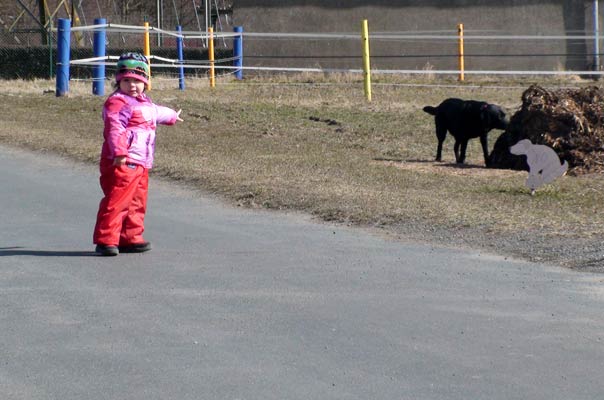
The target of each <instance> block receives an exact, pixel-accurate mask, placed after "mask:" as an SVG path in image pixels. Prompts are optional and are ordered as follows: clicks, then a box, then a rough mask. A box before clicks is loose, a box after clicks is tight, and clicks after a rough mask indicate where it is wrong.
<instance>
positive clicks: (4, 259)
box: [0, 147, 604, 400]
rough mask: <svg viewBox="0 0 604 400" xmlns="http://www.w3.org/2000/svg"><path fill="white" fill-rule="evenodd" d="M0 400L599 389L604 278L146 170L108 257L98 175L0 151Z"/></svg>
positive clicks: (582, 394) (466, 395) (579, 392)
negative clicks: (228, 194)
mask: <svg viewBox="0 0 604 400" xmlns="http://www.w3.org/2000/svg"><path fill="white" fill-rule="evenodd" d="M0 171H1V174H0V184H1V187H2V190H1V191H0V213H1V225H0V226H1V229H0V399H5V400H13V399H45V400H46V399H60V400H68V399H78V400H81V399H86V400H96V399H111V400H113V399H128V400H134V399H141V400H143V399H144V400H150V399H162V400H165V399H177V400H184V399H220V400H228V399H262V400H267V399H279V400H283V399H301V400H302V399H303V400H310V399H320V400H326V399H363V400H369V399H371V400H375V399H393V400H395V399H414V400H416V399H447V400H451V399H460V400H462V399H463V400H474V399H489V400H492V399H505V400H510V399H523V400H525V399H544V400H552V399H564V400H569V399H573V400H579V399H590V400H592V399H600V398H603V396H604V312H603V310H604V290H603V285H604V277H603V276H602V275H592V274H581V273H577V272H572V271H569V270H565V269H562V268H558V267H553V266H547V265H539V264H531V263H526V262H521V261H517V260H511V259H505V258H503V257H498V256H494V255H489V254H484V253H479V252H473V251H468V250H455V249H446V248H439V247H432V246H427V245H421V244H413V243H404V242H403V243H401V242H396V241H392V240H387V239H384V238H381V237H378V236H376V235H372V234H370V233H368V232H364V231H361V230H353V229H348V228H346V227H339V226H330V225H326V224H318V223H314V222H312V221H310V220H309V219H307V218H304V217H302V216H295V215H282V214H277V213H268V212H262V211H249V210H241V209H236V208H230V207H228V206H224V205H221V204H220V203H219V202H218V201H216V200H214V199H212V198H208V197H204V196H201V195H200V194H199V193H197V192H194V191H189V190H186V189H183V188H179V187H177V186H173V185H170V184H167V183H163V182H159V181H157V180H154V179H152V181H151V188H150V199H149V211H148V214H147V224H146V227H147V231H146V238H147V240H150V241H151V242H152V243H153V245H154V249H153V250H152V251H151V252H149V253H146V254H142V255H141V254H124V255H120V256H118V257H113V258H102V257H96V256H95V255H94V254H93V253H92V250H93V245H92V243H91V236H92V228H93V225H94V219H95V213H96V209H97V205H98V201H99V200H100V196H101V192H100V189H99V187H98V178H97V171H96V168H94V167H90V166H83V165H79V164H73V163H71V162H67V161H63V160H61V159H58V158H54V157H50V156H41V155H32V154H29V153H24V152H21V151H14V150H9V149H7V148H3V147H0Z"/></svg>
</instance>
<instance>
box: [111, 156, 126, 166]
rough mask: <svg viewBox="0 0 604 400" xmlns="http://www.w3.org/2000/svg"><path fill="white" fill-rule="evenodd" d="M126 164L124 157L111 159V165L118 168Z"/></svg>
mask: <svg viewBox="0 0 604 400" xmlns="http://www.w3.org/2000/svg"><path fill="white" fill-rule="evenodd" d="M124 164H126V156H117V157H115V158H114V159H113V165H114V166H116V167H119V166H120V165H124Z"/></svg>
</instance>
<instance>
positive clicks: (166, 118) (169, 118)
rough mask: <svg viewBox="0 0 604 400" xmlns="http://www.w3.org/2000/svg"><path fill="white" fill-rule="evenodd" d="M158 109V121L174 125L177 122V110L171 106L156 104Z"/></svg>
mask: <svg viewBox="0 0 604 400" xmlns="http://www.w3.org/2000/svg"><path fill="white" fill-rule="evenodd" d="M155 109H156V110H157V123H158V124H162V125H174V124H175V123H176V117H177V115H176V111H174V110H173V109H171V108H169V107H163V106H158V105H155Z"/></svg>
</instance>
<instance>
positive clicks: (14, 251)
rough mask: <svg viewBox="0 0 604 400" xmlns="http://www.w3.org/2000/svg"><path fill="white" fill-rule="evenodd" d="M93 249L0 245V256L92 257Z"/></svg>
mask: <svg viewBox="0 0 604 400" xmlns="http://www.w3.org/2000/svg"><path fill="white" fill-rule="evenodd" d="M97 255H98V254H96V253H95V252H94V251H66V250H61V251H53V250H28V249H25V248H23V247H0V257H7V256H38V257H92V256H97Z"/></svg>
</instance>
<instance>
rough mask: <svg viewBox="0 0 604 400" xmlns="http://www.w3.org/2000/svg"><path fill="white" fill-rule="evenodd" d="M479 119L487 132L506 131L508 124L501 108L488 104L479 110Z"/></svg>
mask: <svg viewBox="0 0 604 400" xmlns="http://www.w3.org/2000/svg"><path fill="white" fill-rule="evenodd" d="M480 119H481V120H482V123H483V124H484V127H485V128H487V129H488V130H491V129H506V128H507V127H508V124H509V123H510V121H509V120H508V118H507V116H506V115H505V112H504V111H503V110H502V109H501V107H499V106H496V105H494V104H488V103H485V104H484V105H483V106H482V107H481V108H480Z"/></svg>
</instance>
